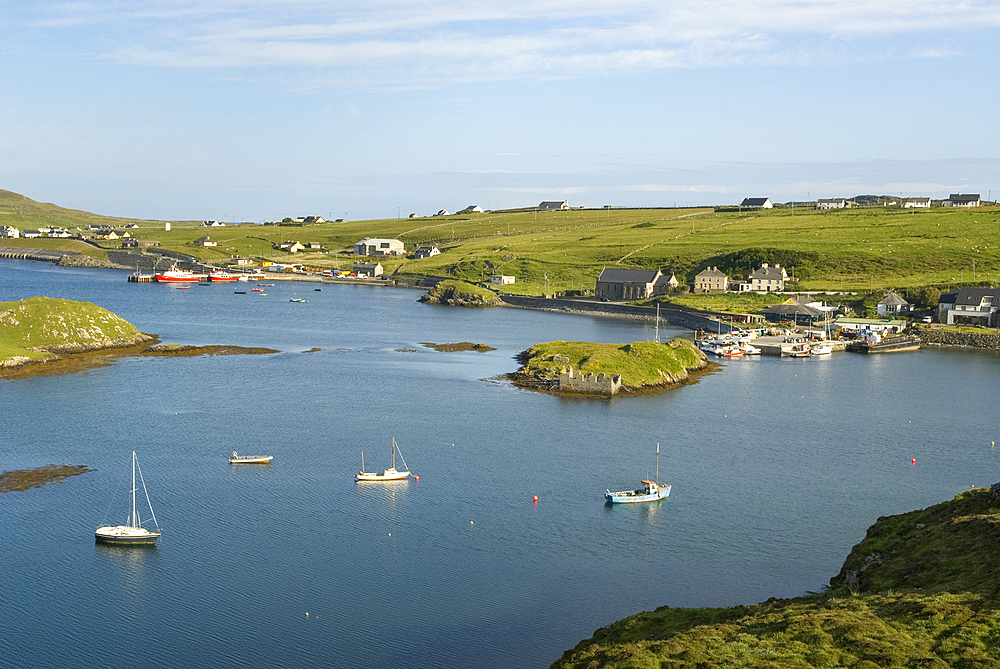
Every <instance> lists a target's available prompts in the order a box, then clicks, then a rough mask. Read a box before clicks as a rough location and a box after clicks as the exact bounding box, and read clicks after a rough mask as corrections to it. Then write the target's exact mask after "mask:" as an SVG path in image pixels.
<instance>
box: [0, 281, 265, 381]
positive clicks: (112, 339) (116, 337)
mask: <svg viewBox="0 0 1000 669" xmlns="http://www.w3.org/2000/svg"><path fill="white" fill-rule="evenodd" d="M277 352H278V351H276V350H274V349H268V348H247V347H241V346H225V345H221V346H185V345H174V344H170V345H167V344H160V340H159V337H157V336H156V335H151V334H146V333H144V332H140V331H139V329H138V328H136V327H135V326H134V325H132V324H131V323H129V322H128V321H126V320H125V319H124V318H121V317H120V316H118V315H116V314H114V313H112V312H110V311H108V310H107V309H104V308H102V307H99V306H97V305H96V304H93V303H91V302H78V301H75V300H66V299H62V298H54V297H29V298H26V299H23V300H17V301H14V302H0V379H6V380H15V379H20V378H26V377H30V376H50V375H57V374H71V373H75V372H81V371H85V370H87V369H91V368H94V367H102V366H105V365H109V364H112V363H113V362H114V360H115V358H119V357H125V356H172V357H194V356H203V355H243V354H264V353H277Z"/></svg>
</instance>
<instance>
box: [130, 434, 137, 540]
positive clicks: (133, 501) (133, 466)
mask: <svg viewBox="0 0 1000 669" xmlns="http://www.w3.org/2000/svg"><path fill="white" fill-rule="evenodd" d="M128 524H129V525H131V526H132V527H135V526H136V525H138V524H139V523H138V522H137V521H136V517H135V451H132V516H131V517H130V518H129V523H128Z"/></svg>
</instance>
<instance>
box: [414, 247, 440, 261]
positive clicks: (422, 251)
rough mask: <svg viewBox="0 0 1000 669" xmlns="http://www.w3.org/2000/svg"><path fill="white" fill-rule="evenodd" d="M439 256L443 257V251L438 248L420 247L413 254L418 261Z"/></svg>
mask: <svg viewBox="0 0 1000 669" xmlns="http://www.w3.org/2000/svg"><path fill="white" fill-rule="evenodd" d="M437 255H441V250H440V249H439V248H438V247H436V246H420V247H418V248H417V250H416V251H414V252H413V257H414V258H416V259H417V260H423V259H424V258H430V257H431V256H437Z"/></svg>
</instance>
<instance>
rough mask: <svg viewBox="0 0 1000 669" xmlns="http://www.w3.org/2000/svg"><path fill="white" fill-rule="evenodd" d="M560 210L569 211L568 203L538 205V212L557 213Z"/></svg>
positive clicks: (565, 201)
mask: <svg viewBox="0 0 1000 669" xmlns="http://www.w3.org/2000/svg"><path fill="white" fill-rule="evenodd" d="M560 209H569V202H568V201H567V200H562V201H560V202H542V203H541V204H539V205H538V211H559V210H560Z"/></svg>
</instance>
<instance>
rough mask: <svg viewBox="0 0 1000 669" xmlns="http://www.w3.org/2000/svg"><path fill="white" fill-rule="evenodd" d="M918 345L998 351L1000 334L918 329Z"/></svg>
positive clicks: (999, 348) (999, 349)
mask: <svg viewBox="0 0 1000 669" xmlns="http://www.w3.org/2000/svg"><path fill="white" fill-rule="evenodd" d="M920 343H921V344H923V345H928V344H930V345H932V346H933V345H937V346H962V347H965V348H984V349H990V350H993V351H1000V334H979V333H975V332H954V331H951V330H942V329H940V328H920Z"/></svg>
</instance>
